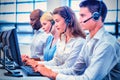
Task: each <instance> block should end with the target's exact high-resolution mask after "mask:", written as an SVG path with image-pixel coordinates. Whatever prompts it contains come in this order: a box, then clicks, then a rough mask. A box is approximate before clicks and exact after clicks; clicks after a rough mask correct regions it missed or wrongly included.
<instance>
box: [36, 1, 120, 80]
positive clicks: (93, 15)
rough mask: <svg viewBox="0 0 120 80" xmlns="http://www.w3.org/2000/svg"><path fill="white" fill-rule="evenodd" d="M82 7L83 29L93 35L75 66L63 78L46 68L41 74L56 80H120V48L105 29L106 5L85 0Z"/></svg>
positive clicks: (87, 41) (89, 37)
mask: <svg viewBox="0 0 120 80" xmlns="http://www.w3.org/2000/svg"><path fill="white" fill-rule="evenodd" d="M79 6H80V12H79V15H80V18H79V19H80V25H81V27H82V29H84V30H89V35H88V36H87V37H86V42H85V44H84V45H83V48H82V50H81V52H80V54H79V56H78V58H77V60H76V62H75V64H74V65H73V67H72V68H71V69H66V70H63V71H62V72H63V73H62V74H61V73H59V72H53V71H52V70H50V69H47V68H44V67H41V68H39V69H38V68H37V69H38V70H37V71H38V72H40V73H41V74H42V75H44V76H47V77H49V78H52V79H55V80H119V79H120V44H119V42H118V40H116V38H115V37H113V36H112V35H111V34H109V33H108V32H106V31H105V29H104V27H103V26H104V20H105V18H106V14H107V7H106V5H105V3H104V2H103V1H98V0H84V1H82V2H81V3H80V4H79ZM45 70H46V71H45ZM48 73H49V74H48Z"/></svg>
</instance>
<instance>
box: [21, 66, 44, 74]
mask: <svg viewBox="0 0 120 80" xmlns="http://www.w3.org/2000/svg"><path fill="white" fill-rule="evenodd" d="M21 69H22V70H23V72H24V73H25V74H26V75H27V76H42V75H41V74H40V73H39V72H35V71H34V70H33V69H32V67H30V66H26V65H24V66H21Z"/></svg>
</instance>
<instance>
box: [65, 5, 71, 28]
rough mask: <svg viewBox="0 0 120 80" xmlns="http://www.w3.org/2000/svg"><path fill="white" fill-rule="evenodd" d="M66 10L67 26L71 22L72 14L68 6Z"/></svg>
mask: <svg viewBox="0 0 120 80" xmlns="http://www.w3.org/2000/svg"><path fill="white" fill-rule="evenodd" d="M64 10H65V12H66V14H67V16H66V18H65V22H66V24H67V26H68V25H69V24H70V23H71V16H70V13H69V12H68V9H67V6H64Z"/></svg>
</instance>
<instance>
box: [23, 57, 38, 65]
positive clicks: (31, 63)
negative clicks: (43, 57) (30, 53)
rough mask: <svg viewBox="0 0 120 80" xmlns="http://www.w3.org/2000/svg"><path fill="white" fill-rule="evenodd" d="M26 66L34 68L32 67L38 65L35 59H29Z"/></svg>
mask: <svg viewBox="0 0 120 80" xmlns="http://www.w3.org/2000/svg"><path fill="white" fill-rule="evenodd" d="M25 64H26V65H29V66H32V65H34V64H37V63H36V62H35V60H34V59H31V58H29V59H27V60H26V62H25Z"/></svg>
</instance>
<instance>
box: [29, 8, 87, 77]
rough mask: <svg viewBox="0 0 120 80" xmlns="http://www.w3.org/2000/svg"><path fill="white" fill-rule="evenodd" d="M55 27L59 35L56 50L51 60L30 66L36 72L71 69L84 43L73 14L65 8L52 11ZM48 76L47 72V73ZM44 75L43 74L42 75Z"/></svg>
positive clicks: (81, 32) (82, 33) (83, 34)
mask: <svg viewBox="0 0 120 80" xmlns="http://www.w3.org/2000/svg"><path fill="white" fill-rule="evenodd" d="M53 19H54V21H55V25H54V26H55V27H56V28H57V30H58V33H59V34H60V39H59V40H58V44H57V50H56V53H55V55H54V57H53V59H52V60H50V61H43V62H37V63H35V62H34V63H35V64H34V65H31V66H32V67H33V69H34V70H35V71H37V72H41V70H40V68H41V67H42V69H43V68H44V72H45V73H47V71H46V70H47V69H48V68H49V69H65V68H68V67H72V66H73V64H74V62H75V61H76V59H77V57H78V55H79V52H80V51H81V48H82V46H83V44H84V41H85V36H86V35H85V33H84V32H83V31H82V29H81V28H80V26H79V24H78V21H77V18H76V16H75V13H74V12H73V11H72V9H71V8H69V7H67V6H62V7H58V8H56V9H55V10H54V11H53ZM48 74H49V72H48ZM43 75H44V74H43Z"/></svg>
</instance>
